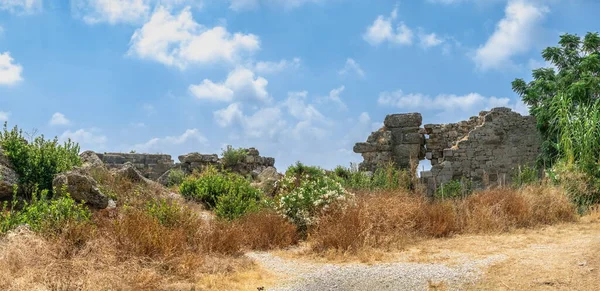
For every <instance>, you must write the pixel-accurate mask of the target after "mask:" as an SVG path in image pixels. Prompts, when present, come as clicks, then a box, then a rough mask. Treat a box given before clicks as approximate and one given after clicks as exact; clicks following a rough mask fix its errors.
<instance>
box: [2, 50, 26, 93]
mask: <svg viewBox="0 0 600 291" xmlns="http://www.w3.org/2000/svg"><path fill="white" fill-rule="evenodd" d="M22 72H23V67H21V65H19V64H16V63H14V59H13V58H12V57H11V56H10V53H9V52H4V53H0V85H13V84H16V83H18V82H20V81H22V80H23V77H21V73H22Z"/></svg>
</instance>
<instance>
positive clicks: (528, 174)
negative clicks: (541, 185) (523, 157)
mask: <svg viewBox="0 0 600 291" xmlns="http://www.w3.org/2000/svg"><path fill="white" fill-rule="evenodd" d="M538 181H539V175H538V170H537V169H536V168H535V167H527V166H525V167H518V168H517V170H516V171H515V173H514V175H513V178H512V182H513V186H514V187H523V186H525V185H529V184H533V183H536V182H538Z"/></svg>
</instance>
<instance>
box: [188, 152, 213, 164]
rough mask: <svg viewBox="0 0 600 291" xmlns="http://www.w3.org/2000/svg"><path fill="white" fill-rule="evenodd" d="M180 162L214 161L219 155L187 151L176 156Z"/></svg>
mask: <svg viewBox="0 0 600 291" xmlns="http://www.w3.org/2000/svg"><path fill="white" fill-rule="evenodd" d="M178 159H179V161H180V162H181V163H188V164H191V163H216V162H218V161H219V156H217V155H216V154H212V155H203V154H200V153H189V154H187V155H181V156H179V157H178Z"/></svg>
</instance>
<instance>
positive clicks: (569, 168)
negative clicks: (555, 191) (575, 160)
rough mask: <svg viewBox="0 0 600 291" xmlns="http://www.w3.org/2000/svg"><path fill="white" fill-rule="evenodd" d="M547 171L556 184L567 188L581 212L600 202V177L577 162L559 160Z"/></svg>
mask: <svg viewBox="0 0 600 291" xmlns="http://www.w3.org/2000/svg"><path fill="white" fill-rule="evenodd" d="M547 173H548V176H549V177H550V180H551V181H552V182H553V183H554V184H558V185H561V186H562V187H563V188H564V189H565V191H566V192H567V194H568V195H569V197H570V198H571V201H573V203H575V204H576V205H578V206H579V208H580V209H579V210H580V213H583V212H584V211H585V209H586V208H587V207H589V206H591V205H594V204H598V203H600V179H598V178H595V177H592V176H590V175H589V174H587V173H585V172H584V171H583V170H581V169H580V168H578V166H577V165H576V164H568V163H565V162H563V161H559V162H558V163H556V165H555V166H554V167H553V168H552V169H550V170H548V171H547Z"/></svg>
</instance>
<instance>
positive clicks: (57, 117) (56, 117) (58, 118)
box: [50, 112, 71, 125]
mask: <svg viewBox="0 0 600 291" xmlns="http://www.w3.org/2000/svg"><path fill="white" fill-rule="evenodd" d="M69 124H71V121H70V120H69V119H67V117H66V116H65V115H64V114H62V113H60V112H56V113H54V114H52V118H50V125H69Z"/></svg>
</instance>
